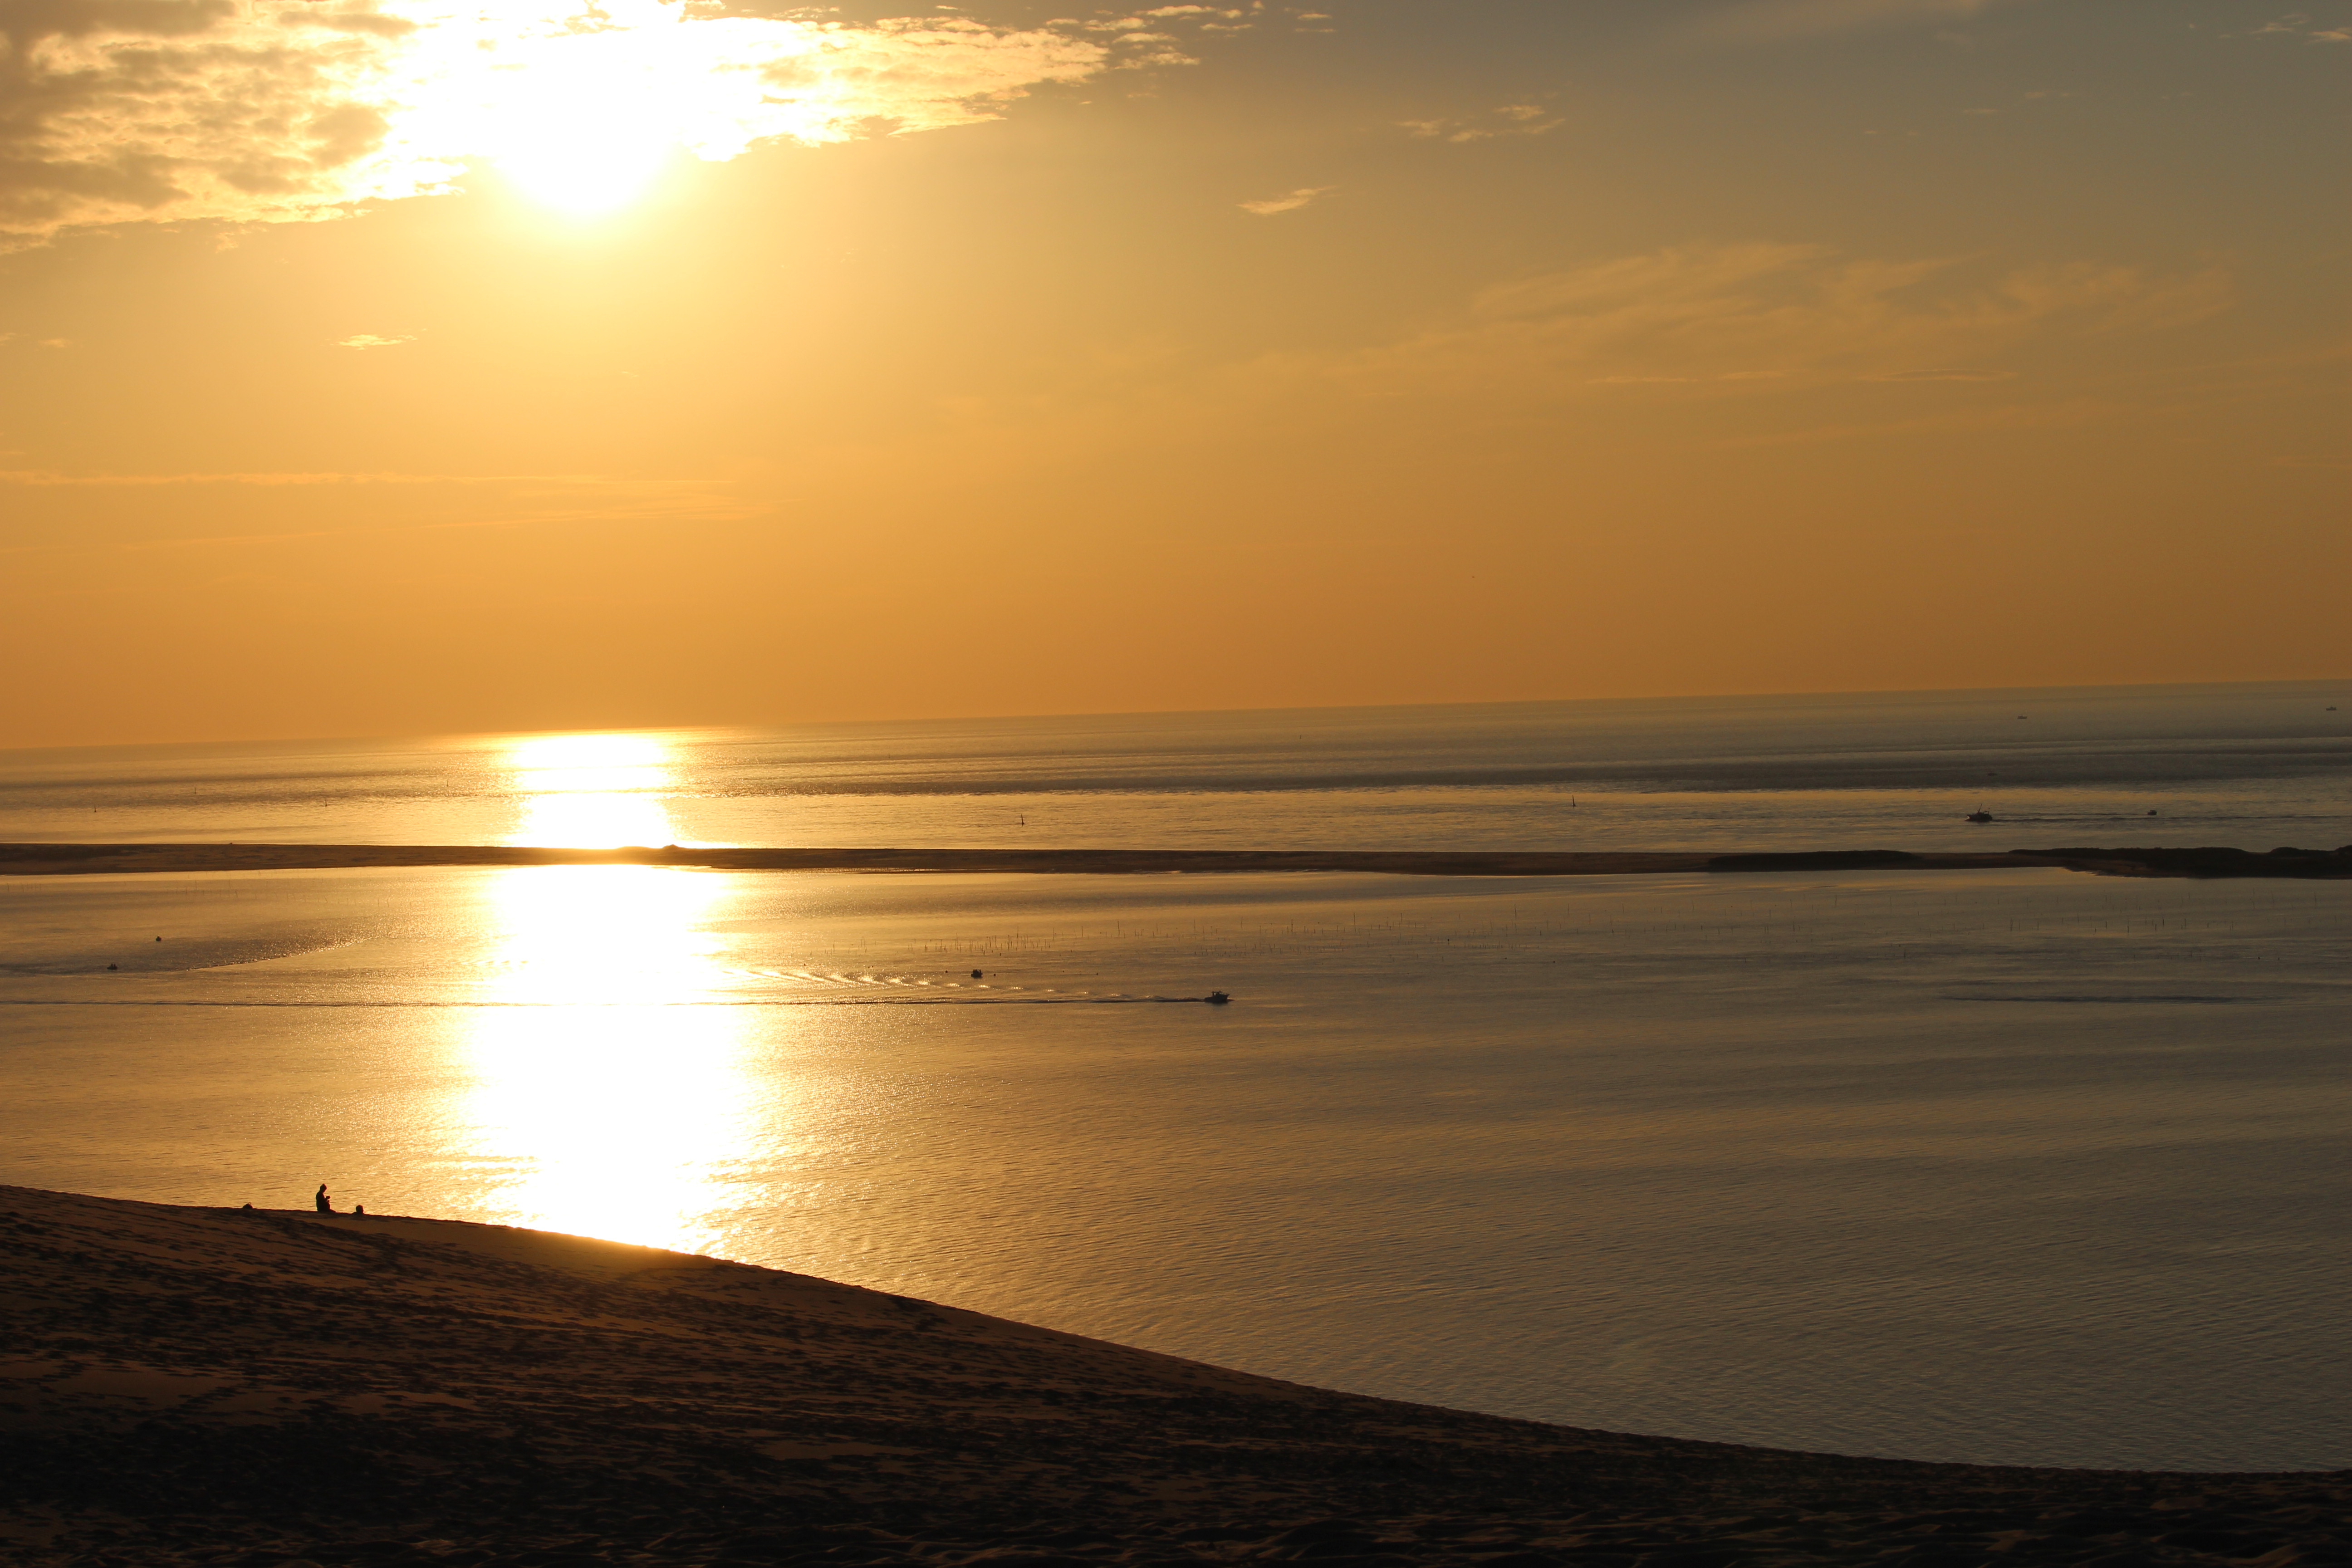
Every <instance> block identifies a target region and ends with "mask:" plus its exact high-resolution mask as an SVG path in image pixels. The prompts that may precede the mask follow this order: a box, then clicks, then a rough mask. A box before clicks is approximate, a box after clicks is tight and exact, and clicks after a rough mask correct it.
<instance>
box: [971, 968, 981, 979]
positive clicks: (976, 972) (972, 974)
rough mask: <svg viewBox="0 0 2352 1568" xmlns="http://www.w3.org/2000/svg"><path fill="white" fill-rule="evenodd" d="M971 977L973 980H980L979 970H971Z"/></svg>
mask: <svg viewBox="0 0 2352 1568" xmlns="http://www.w3.org/2000/svg"><path fill="white" fill-rule="evenodd" d="M971 977H972V978H973V979H974V980H977V979H979V978H980V971H979V970H977V969H975V970H973V971H972V972H971Z"/></svg>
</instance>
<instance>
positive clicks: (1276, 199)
mask: <svg viewBox="0 0 2352 1568" xmlns="http://www.w3.org/2000/svg"><path fill="white" fill-rule="evenodd" d="M1338 189H1339V186H1337V185H1302V186H1300V187H1299V188H1298V189H1297V190H1295V191H1293V192H1291V193H1290V194H1289V195H1285V196H1269V197H1267V198H1266V199H1265V201H1262V202H1244V203H1242V204H1241V208H1242V211H1244V212H1245V213H1255V214H1256V215H1257V216H1260V217H1272V216H1274V215H1275V214H1276V213H1288V212H1297V210H1298V209H1299V208H1300V207H1303V206H1305V205H1307V203H1309V202H1311V201H1314V200H1315V199H1316V198H1317V197H1318V196H1328V195H1330V194H1331V193H1332V192H1333V191H1336V190H1338Z"/></svg>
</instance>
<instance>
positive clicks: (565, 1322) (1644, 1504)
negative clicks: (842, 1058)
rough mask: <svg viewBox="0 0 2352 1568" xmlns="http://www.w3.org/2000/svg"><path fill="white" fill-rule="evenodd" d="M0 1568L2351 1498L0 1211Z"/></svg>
mask: <svg viewBox="0 0 2352 1568" xmlns="http://www.w3.org/2000/svg"><path fill="white" fill-rule="evenodd" d="M0 1278H5V1280H6V1281H7V1294H8V1297H9V1310H10V1328H11V1336H10V1337H11V1342H10V1344H9V1345H8V1347H7V1355H6V1357H5V1361H0V1555H5V1556H8V1557H9V1559H10V1561H12V1562H16V1563H25V1564H27V1565H29V1568H113V1565H120V1564H122V1563H142V1564H157V1565H179V1564H188V1565H193V1564H196V1563H207V1564H219V1563H230V1564H236V1565H238V1568H243V1565H246V1564H256V1565H258V1564H282V1565H284V1568H296V1564H298V1563H323V1564H334V1563H354V1562H365V1563H371V1564H375V1563H389V1564H397V1565H400V1568H407V1565H410V1564H425V1563H452V1564H467V1565H468V1568H481V1565H484V1564H495V1563H514V1564H517V1565H518V1568H521V1565H537V1568H549V1565H554V1564H563V1565H569V1564H581V1565H583V1568H584V1565H587V1564H592V1563H638V1564H647V1565H653V1568H703V1565H710V1564H719V1563H724V1564H728V1565H730V1568H733V1565H738V1564H740V1565H743V1568H752V1565H755V1564H772V1565H782V1564H806V1565H807V1568H830V1565H838V1564H840V1563H844V1562H847V1563H855V1564H858V1565H861V1568H967V1565H971V1568H977V1565H980V1564H988V1565H991V1568H1110V1565H1112V1564H1126V1565H1141V1564H1149V1565H1151V1568H1247V1565H1254V1564H1258V1563H1267V1564H1271V1563H1281V1562H1288V1561H1292V1560H1298V1559H1315V1560H1318V1562H1320V1563H1326V1564H1328V1568H1340V1565H1341V1564H1342V1563H1348V1564H1360V1565H1364V1568H1373V1565H1377V1568H1575V1565H1580V1564H1581V1565H1587V1568H1633V1565H1635V1564H1640V1565H1641V1568H1651V1565H1658V1568H1664V1565H1665V1564H1669V1563H1672V1564H1675V1565H1684V1564H1687V1565H1689V1568H1727V1565H1731V1564H1739V1565H1743V1568H1800V1565H1803V1564H1816V1563H1853V1564H1861V1563H1875V1564H1886V1565H1889V1568H1896V1565H1899V1568H1929V1565H1930V1564H1931V1563H1932V1564H1937V1565H1940V1564H1944V1563H1979V1562H1982V1561H1986V1560H1992V1561H2002V1562H2010V1561H2015V1562H2028V1563H2051V1564H2069V1563H2084V1564H2088V1563H2121V1562H2126V1561H2128V1562H2132V1563H2143V1562H2145V1563H2180V1564H2200V1565H2203V1564H2211V1565H2216V1568H2218V1565H2219V1564H2221V1563H2230V1562H2238V1563H2242V1562H2243V1561H2244V1560H2246V1559H2248V1558H2257V1559H2259V1560H2260V1561H2262V1562H2263V1563H2293V1562H2298V1561H2300V1562H2306V1563H2328V1562H2339V1561H2342V1560H2343V1554H2345V1553H2347V1552H2352V1472H2347V1471H2284V1472H2274V1473H2244V1472H2242V1473H2224V1472H2189V1471H2131V1470H2070V1469H2058V1468H2004V1467H1991V1466H1980V1465H1967V1464H1946V1463H1928V1462H1919V1461H1908V1460H1898V1459H1884V1458H1850V1457H1843V1456H1837V1455H1826V1454H1811V1453H1802V1452H1798V1451H1794V1450H1785V1449H1773V1448H1761V1447H1742V1446H1738V1445H1733V1444H1727V1443H1718V1442H1703V1441H1696V1440H1691V1439H1684V1438H1675V1437H1664V1436H1636V1435H1632V1434H1626V1433H1618V1432H1607V1431H1600V1430H1593V1429H1587V1428H1580V1427H1571V1426H1552V1425H1547V1424H1543V1423H1539V1422H1533V1421H1524V1420H1515V1419H1510V1418H1507V1417H1502V1416H1494V1415H1479V1414H1476V1413H1475V1412H1467V1411H1456V1410H1446V1409H1441V1408H1437V1407H1434V1406H1430V1405H1409V1404H1402V1403H1399V1402H1396V1401H1391V1400H1384V1399H1378V1398H1372V1397H1370V1396H1366V1395H1360V1394H1342V1393H1338V1392H1335V1391H1331V1390H1328V1389H1320V1388H1312V1387H1307V1386H1305V1385H1302V1384H1293V1383H1286V1382H1282V1381H1280V1380H1277V1379H1275V1378H1270V1377H1264V1376H1258V1375H1255V1374H1252V1373H1241V1372H1235V1371H1233V1370H1230V1369H1227V1368H1223V1367H1217V1366H1213V1365H1209V1364H1207V1363H1200V1362H1193V1361H1187V1360H1183V1359H1181V1358H1179V1357H1175V1356H1171V1355H1165V1354H1160V1353H1158V1352H1150V1351H1144V1350H1138V1349H1134V1348H1132V1347H1129V1346H1124V1345H1118V1344H1112V1343H1109V1342H1105V1341H1100V1340H1092V1339H1087V1338H1083V1337H1081V1336H1078V1335H1075V1334H1070V1333H1065V1332H1061V1331H1055V1330H1050V1329H1045V1328H1039V1327H1035V1326H1034V1325H1030V1324H1024V1323H1019V1322H1014V1321H1010V1320H1006V1319H1001V1318H993V1317H989V1316H986V1315H984V1314H982V1313H978V1312H971V1311H966V1310H960V1309H957V1308H953V1307H949V1306H943V1305H940V1304H937V1303H933V1302H929V1301H921V1300H914V1299H912V1298H908V1297H903V1296H896V1295H890V1294H887V1293H885V1292H881V1291H877V1290H870V1289H862V1288H859V1287H856V1286H852V1285H845V1284H839V1283H836V1282H834V1281H830V1280H825V1279H816V1278H814V1277H812V1276H808V1275H802V1274H793V1273H788V1272H784V1271H782V1270H776V1269H768V1268H755V1267H753V1266H751V1265H748V1264H740V1263H732V1262H728V1261H726V1260H723V1259H719V1258H708V1257H700V1256H691V1255H687V1254H680V1253H670V1252H663V1251H659V1250H657V1249H655V1248H652V1247H636V1246H630V1245H627V1244H624V1243H618V1242H606V1241H599V1240H594V1239H593V1238H588V1237H574V1236H563V1235H558V1234H555V1233H551V1232H543V1231H532V1230H525V1229H520V1228H512V1227H508V1226H494V1225H482V1224H475V1223H469V1222H464V1221H457V1220H442V1219H432V1218H420V1217H410V1216H390V1215H384V1216H366V1217H362V1216H358V1215H342V1214H335V1215H327V1214H314V1213H311V1212H310V1211H307V1210H292V1209H243V1210H240V1209H236V1208H204V1207H189V1206H179V1205H160V1204H149V1203H141V1202H136V1201H132V1200H128V1199H120V1198H98V1197H89V1196H82V1195H79V1194H66V1193H55V1192H45V1191H40V1190H37V1189H31V1188H23V1187H0Z"/></svg>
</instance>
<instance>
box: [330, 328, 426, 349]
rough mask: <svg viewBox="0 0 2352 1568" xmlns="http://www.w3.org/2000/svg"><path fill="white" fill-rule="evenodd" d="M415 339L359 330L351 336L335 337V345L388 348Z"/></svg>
mask: <svg viewBox="0 0 2352 1568" xmlns="http://www.w3.org/2000/svg"><path fill="white" fill-rule="evenodd" d="M415 341H416V340H415V338H414V337H402V338H380V337H377V336H376V335H375V334H374V333H373V332H361V333H359V334H357V335H356V336H353V337H348V338H338V339H336V340H335V346H336V347H337V348H339V349H390V348H398V347H399V346H400V345H401V344H403V343H413V342H415Z"/></svg>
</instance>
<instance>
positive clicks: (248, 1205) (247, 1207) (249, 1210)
mask: <svg viewBox="0 0 2352 1568" xmlns="http://www.w3.org/2000/svg"><path fill="white" fill-rule="evenodd" d="M245 1212H246V1213H247V1214H251V1213H252V1212H253V1205H251V1204H247V1205H245Z"/></svg>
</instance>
